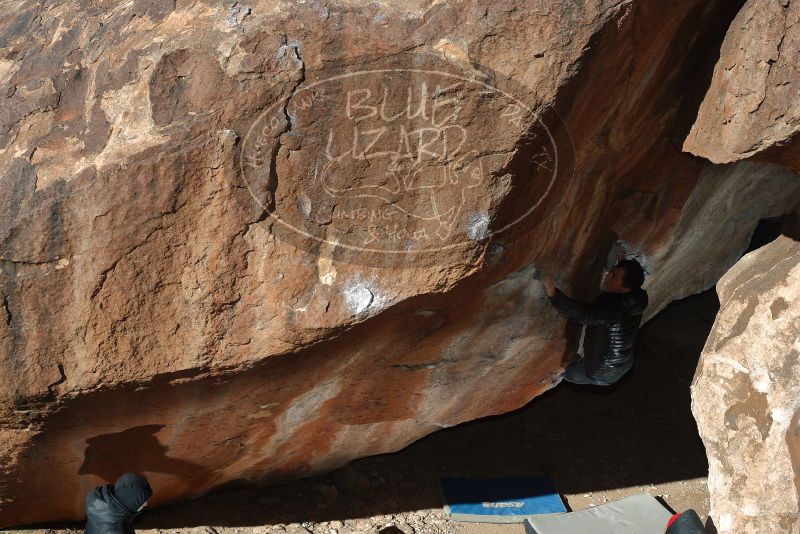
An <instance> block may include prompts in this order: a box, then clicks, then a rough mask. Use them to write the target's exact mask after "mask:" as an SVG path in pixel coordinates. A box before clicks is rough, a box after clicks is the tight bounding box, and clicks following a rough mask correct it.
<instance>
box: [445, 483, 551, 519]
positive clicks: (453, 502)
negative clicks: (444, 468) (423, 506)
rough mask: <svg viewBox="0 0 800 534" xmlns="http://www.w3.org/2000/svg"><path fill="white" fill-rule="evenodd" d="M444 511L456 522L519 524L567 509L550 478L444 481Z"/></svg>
mask: <svg viewBox="0 0 800 534" xmlns="http://www.w3.org/2000/svg"><path fill="white" fill-rule="evenodd" d="M440 487H441V491H442V497H443V499H444V504H445V506H444V510H445V513H447V514H448V515H449V516H450V517H451V518H452V519H454V520H456V521H475V522H479V523H522V522H523V521H524V520H525V519H526V518H527V517H531V516H534V515H539V514H559V513H564V512H566V511H567V509H566V508H565V507H564V503H563V501H562V500H561V497H560V496H559V494H558V492H556V489H555V487H554V486H553V483H552V481H551V480H550V478H548V477H545V476H539V477H525V478H490V479H480V478H444V479H442V480H441V484H440Z"/></svg>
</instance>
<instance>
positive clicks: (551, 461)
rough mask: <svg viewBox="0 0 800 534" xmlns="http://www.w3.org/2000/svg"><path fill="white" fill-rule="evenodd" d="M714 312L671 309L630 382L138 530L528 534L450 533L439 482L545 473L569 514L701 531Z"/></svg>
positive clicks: (249, 492) (167, 513) (686, 303)
mask: <svg viewBox="0 0 800 534" xmlns="http://www.w3.org/2000/svg"><path fill="white" fill-rule="evenodd" d="M717 307H718V303H717V299H716V295H715V294H714V292H713V290H711V291H708V292H705V293H702V294H699V295H695V296H693V297H689V298H687V299H684V300H682V301H677V302H674V303H672V304H671V305H670V306H669V307H668V308H667V309H666V310H665V311H664V312H662V313H661V314H659V316H657V317H656V318H654V319H653V320H652V321H650V322H649V323H648V324H647V325H645V326H644V327H643V329H642V331H641V337H640V342H639V346H638V349H637V360H636V365H635V367H634V370H633V371H632V372H631V373H629V375H628V376H627V377H626V378H625V379H623V380H622V381H621V382H620V383H618V384H616V385H614V386H611V387H607V388H597V387H592V386H574V385H572V384H566V383H562V384H560V385H559V386H557V387H556V388H555V389H554V390H552V391H550V392H548V393H546V394H545V395H543V396H541V397H539V398H537V399H534V400H533V401H532V402H531V403H530V404H528V405H527V406H526V407H524V408H523V409H521V410H518V411H516V412H514V413H511V414H506V415H503V416H498V417H491V418H486V419H481V420H478V421H473V422H470V423H467V424H464V425H461V426H458V427H454V428H450V429H446V430H442V431H440V432H437V433H435V434H433V435H431V436H429V437H427V438H425V439H423V440H421V441H419V442H417V443H415V444H413V445H411V446H410V447H408V448H406V449H404V450H403V451H400V452H398V453H395V454H387V455H382V456H376V457H372V458H365V459H361V460H358V461H356V462H353V463H351V464H350V465H349V466H347V467H345V468H343V469H340V470H338V471H336V472H333V473H328V474H326V475H323V476H320V477H315V478H310V479H305V480H300V481H295V482H291V483H288V484H284V485H281V486H275V487H270V488H257V487H235V486H230V487H227V488H223V489H220V490H218V491H215V492H214V493H212V494H209V495H206V496H204V497H202V498H198V499H194V500H189V501H186V502H183V503H178V504H174V505H170V506H165V507H161V508H157V509H152V510H148V511H147V512H146V513H144V514H143V515H142V516H141V517H140V518H139V519H137V521H136V528H137V530H139V531H144V532H149V533H151V534H154V533H156V532H158V533H169V534H177V533H184V532H186V533H196V534H217V533H218V534H267V533H283V532H288V533H293V534H306V533H313V534H350V533H360V532H364V533H366V532H373V533H374V532H380V531H382V530H383V531H384V532H386V533H387V534H388V533H390V532H395V533H399V532H402V533H405V534H414V533H431V534H435V533H460V534H504V533H508V534H513V533H523V532H524V529H523V527H522V525H519V524H517V525H486V524H475V523H460V522H454V521H450V520H448V519H447V518H446V517H445V515H444V512H443V510H442V503H441V499H440V497H439V492H438V480H439V479H440V478H441V477H445V476H473V477H506V476H530V475H539V474H546V475H549V476H550V477H551V478H552V479H553V481H554V483H555V485H556V487H557V488H558V490H559V491H560V492H561V493H562V495H563V497H564V501H565V503H566V504H567V505H568V507H569V508H570V509H572V510H580V509H583V508H586V507H588V506H594V505H598V504H602V503H605V502H608V501H612V500H616V499H619V498H622V497H625V496H627V495H632V494H635V493H639V492H647V493H650V494H652V495H654V496H658V497H661V498H662V499H663V502H664V503H665V504H666V505H668V506H669V507H670V508H672V509H673V510H676V511H683V510H685V509H687V508H694V509H695V510H696V511H697V512H698V513H699V514H700V515H701V517H703V518H704V519H705V516H706V514H707V513H708V506H709V504H708V490H707V488H706V479H705V476H706V474H707V470H708V466H707V463H706V458H705V453H704V450H703V446H702V443H701V441H700V439H699V437H698V435H697V429H696V426H695V423H694V419H693V418H692V416H691V413H690V410H689V406H690V397H689V385H690V383H691V380H692V377H693V375H694V369H695V367H696V364H697V359H698V357H699V354H700V351H701V349H702V347H703V344H704V342H705V339H706V337H707V335H708V331H709V330H710V327H711V324H712V323H713V320H714V316H715V314H716V311H717ZM70 527H71V528H70ZM80 528H82V525H60V526H53V528H49V529H29V530H27V532H31V530H47V531H49V532H53V533H59V534H60V533H66V532H69V531H70V530H72V529H80ZM73 531H74V530H73Z"/></svg>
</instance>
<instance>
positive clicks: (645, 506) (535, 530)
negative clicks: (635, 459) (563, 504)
mask: <svg viewBox="0 0 800 534" xmlns="http://www.w3.org/2000/svg"><path fill="white" fill-rule="evenodd" d="M670 517H672V514H671V513H670V512H669V510H667V509H666V508H664V506H663V505H662V504H661V503H660V502H658V500H657V499H656V498H655V497H653V496H652V495H649V494H647V493H640V494H638V495H631V496H630V497H626V498H624V499H620V500H619V501H614V502H610V503H607V504H601V505H600V506H594V507H592V508H586V509H585V510H579V511H577V512H570V513H567V514H558V515H550V516H541V517H530V518H527V519H526V520H525V532H527V533H528V534H586V533H587V532H591V533H592V534H664V530H665V529H666V528H667V521H669V519H670Z"/></svg>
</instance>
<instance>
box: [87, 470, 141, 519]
mask: <svg viewBox="0 0 800 534" xmlns="http://www.w3.org/2000/svg"><path fill="white" fill-rule="evenodd" d="M152 495H153V490H152V489H150V484H148V482H147V480H146V479H145V478H144V477H142V476H139V475H137V474H136V473H125V474H124V475H122V476H121V477H119V478H118V479H117V481H116V482H115V483H114V484H106V485H104V486H98V487H96V488H95V489H93V490H92V491H90V492H89V494H88V495H86V499H85V501H84V505H85V508H86V534H134V530H133V525H132V524H131V523H132V521H133V518H134V517H136V516H137V515H139V513H140V512H141V511H142V509H143V508H144V507H145V506H146V505H147V499H149V498H150V497H151V496H152Z"/></svg>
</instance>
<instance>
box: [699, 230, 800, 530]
mask: <svg viewBox="0 0 800 534" xmlns="http://www.w3.org/2000/svg"><path fill="white" fill-rule="evenodd" d="M717 292H718V293H719V296H720V304H721V308H720V313H719V315H718V316H717V319H716V322H715V323H714V327H713V329H712V331H711V334H710V335H709V338H708V340H707V341H706V345H705V348H704V349H703V354H702V356H701V360H700V365H699V366H698V368H697V373H696V374H695V378H694V381H693V383H692V412H693V413H694V416H695V419H696V420H697V424H698V428H699V429H700V435H701V437H702V438H703V442H704V444H705V446H706V451H707V452H708V459H709V476H708V487H709V490H710V493H711V515H712V517H713V518H714V520H715V523H716V526H717V529H718V530H719V532H720V533H721V534H722V533H729V532H730V533H733V532H758V533H764V534H770V533H775V534H778V533H785V532H796V531H797V529H798V528H800V484H799V483H798V481H800V478H798V476H799V475H798V474H799V473H800V243H798V242H797V241H794V240H792V239H790V238H789V237H785V236H782V237H780V238H778V240H776V241H774V242H772V243H770V244H768V245H766V246H764V247H763V248H761V249H758V250H756V251H754V252H751V253H749V254H747V255H746V256H744V257H743V258H742V259H741V260H740V261H739V262H738V263H737V264H736V265H735V266H734V267H733V268H731V270H730V271H728V272H727V273H726V274H725V276H723V277H722V279H721V280H720V281H719V283H718V284H717Z"/></svg>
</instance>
